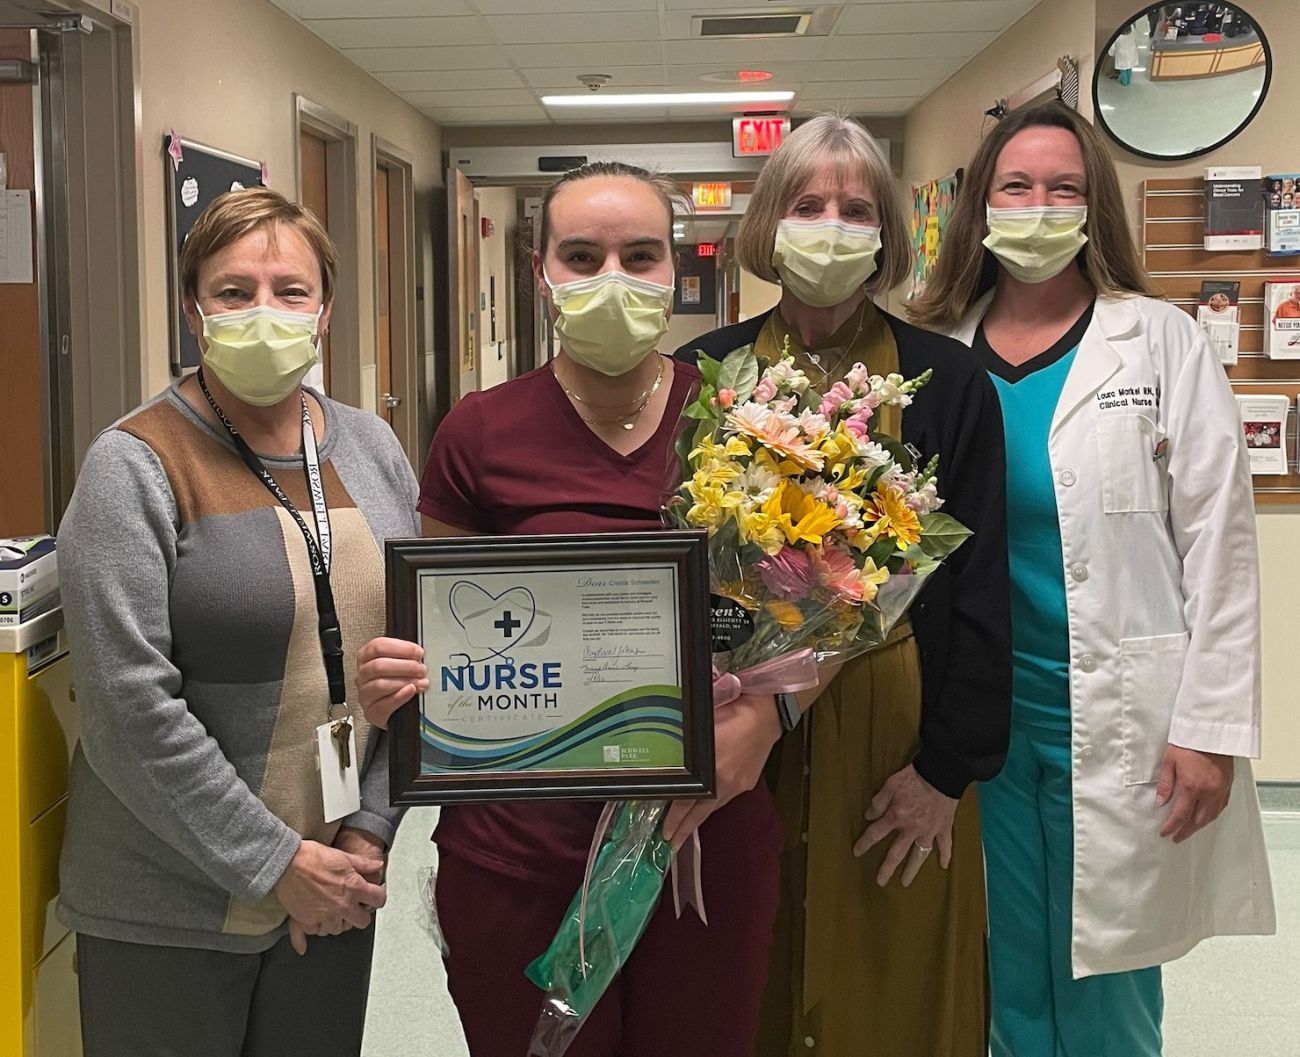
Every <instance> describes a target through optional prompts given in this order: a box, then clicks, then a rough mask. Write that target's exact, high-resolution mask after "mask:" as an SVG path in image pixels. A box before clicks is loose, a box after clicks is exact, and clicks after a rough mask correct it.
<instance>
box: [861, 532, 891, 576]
mask: <svg viewBox="0 0 1300 1057" xmlns="http://www.w3.org/2000/svg"><path fill="white" fill-rule="evenodd" d="M897 553H898V544H897V543H895V542H894V538H893V537H892V536H881V537H880V539H878V540H876V542H875V543H873V544H872V545H871V546H870V547H868V548H867V557H868V558H870V559H871V560H872V561H873V562H875V563H876V568H877V569H882V568H884V565H885V561H886V560H887V559H888V558H890V557H892V556H893V555H895V554H897Z"/></svg>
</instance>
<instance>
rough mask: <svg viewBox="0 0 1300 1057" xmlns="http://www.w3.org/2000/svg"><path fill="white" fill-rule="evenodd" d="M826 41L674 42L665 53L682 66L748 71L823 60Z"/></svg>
mask: <svg viewBox="0 0 1300 1057" xmlns="http://www.w3.org/2000/svg"><path fill="white" fill-rule="evenodd" d="M827 43H828V41H827V38H826V37H783V38H779V39H777V38H771V37H754V38H750V39H745V40H741V39H738V38H735V37H721V38H710V39H709V40H700V39H695V40H674V41H672V42H671V43H669V44H666V45H665V47H664V50H665V52H666V53H667V54H669V55H671V56H672V61H673V62H675V63H678V64H681V65H686V64H699V65H703V64H705V63H709V64H711V65H714V66H717V67H719V68H720V69H724V70H725V69H726V68H727V67H728V66H732V65H734V66H735V67H736V68H737V69H749V68H751V67H753V66H755V65H757V66H760V67H761V66H762V64H763V63H764V62H780V61H782V60H785V61H786V62H808V61H811V60H813V59H818V58H821V56H822V49H823V48H824V47H825V46H826V44H827Z"/></svg>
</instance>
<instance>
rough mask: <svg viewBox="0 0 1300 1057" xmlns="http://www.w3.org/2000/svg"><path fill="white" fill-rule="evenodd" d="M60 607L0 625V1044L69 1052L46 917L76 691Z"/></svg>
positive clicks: (9, 1050)
mask: <svg viewBox="0 0 1300 1057" xmlns="http://www.w3.org/2000/svg"><path fill="white" fill-rule="evenodd" d="M62 626H63V616H62V612H61V611H55V612H53V613H47V614H46V615H45V616H43V617H39V618H37V619H36V620H33V621H29V622H28V623H26V624H23V625H20V626H19V627H17V628H0V847H2V848H5V849H6V850H7V852H6V854H4V855H0V908H3V913H4V914H5V915H6V916H7V918H8V920H6V921H5V922H4V925H3V927H0V1054H4V1055H5V1057H79V1055H80V1053H81V1041H80V1039H81V1034H80V1028H79V1023H80V1018H79V1016H78V1008H77V982H76V974H75V958H74V951H75V937H74V936H72V935H71V934H70V933H69V932H68V930H67V929H65V928H64V927H63V926H62V925H60V924H59V923H58V922H57V921H56V920H55V918H54V904H55V901H56V900H57V898H58V894H59V848H60V846H61V845H62V843H63V823H64V817H65V813H66V807H67V804H66V800H67V793H68V764H69V762H70V760H71V758H72V750H73V747H74V746H75V745H76V743H77V706H76V692H75V689H74V688H73V685H72V668H71V664H70V663H69V660H68V655H67V647H66V645H65V643H64V640H63V632H62Z"/></svg>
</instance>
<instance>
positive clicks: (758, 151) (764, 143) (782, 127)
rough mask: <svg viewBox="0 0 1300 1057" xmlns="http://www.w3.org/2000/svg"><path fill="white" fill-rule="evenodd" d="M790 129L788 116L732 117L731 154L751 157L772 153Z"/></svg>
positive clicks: (738, 156)
mask: <svg viewBox="0 0 1300 1057" xmlns="http://www.w3.org/2000/svg"><path fill="white" fill-rule="evenodd" d="M789 131H790V119H789V118H788V117H735V118H732V119H731V156H732V157H733V158H749V157H754V156H758V155H764V154H771V153H772V152H773V151H774V150H776V148H777V147H779V146H781V141H782V140H783V139H785V134H786V133H787V132H789Z"/></svg>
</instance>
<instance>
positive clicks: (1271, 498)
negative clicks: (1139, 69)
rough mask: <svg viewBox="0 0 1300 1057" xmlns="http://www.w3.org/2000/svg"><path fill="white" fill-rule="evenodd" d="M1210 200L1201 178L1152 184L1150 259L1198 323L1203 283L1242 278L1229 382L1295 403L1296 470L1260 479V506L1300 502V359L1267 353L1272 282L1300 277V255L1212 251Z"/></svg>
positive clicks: (1290, 441)
mask: <svg viewBox="0 0 1300 1057" xmlns="http://www.w3.org/2000/svg"><path fill="white" fill-rule="evenodd" d="M1204 196H1205V181H1204V180H1203V179H1201V178H1200V177H1189V178H1184V179H1177V180H1147V181H1145V183H1144V184H1143V189H1142V221H1141V224H1142V228H1141V232H1140V236H1141V243H1142V256H1143V261H1144V263H1145V264H1146V267H1147V271H1148V272H1150V273H1151V277H1152V279H1153V280H1155V283H1156V285H1157V286H1158V287H1159V288H1160V289H1161V290H1162V291H1163V292H1164V294H1165V296H1166V297H1168V298H1169V300H1170V301H1171V302H1172V303H1173V304H1175V305H1177V306H1178V307H1179V308H1181V309H1183V310H1184V311H1185V312H1187V313H1188V314H1189V315H1190V316H1192V317H1193V318H1195V317H1196V304H1197V299H1198V297H1199V295H1200V291H1201V283H1202V282H1204V281H1205V280H1207V279H1232V280H1238V281H1240V283H1241V301H1240V313H1239V318H1240V321H1241V334H1240V337H1239V339H1238V360H1237V363H1236V364H1235V365H1233V366H1230V367H1225V370H1226V371H1227V372H1228V381H1229V382H1231V383H1232V388H1233V390H1234V391H1235V392H1237V393H1241V394H1243V395H1244V394H1253V393H1283V394H1285V395H1286V396H1287V397H1289V398H1290V407H1289V409H1288V411H1287V424H1286V451H1287V467H1288V471H1289V472H1288V473H1286V474H1279V475H1277V476H1257V477H1255V478H1254V484H1255V502H1256V503H1257V504H1259V505H1261V506H1262V505H1272V504H1296V503H1300V472H1297V464H1296V457H1297V437H1296V432H1297V415H1296V398H1297V397H1298V396H1300V360H1271V359H1269V358H1268V357H1267V356H1266V355H1265V354H1264V343H1265V319H1264V283H1265V282H1268V281H1270V280H1278V279H1288V278H1291V277H1297V278H1300V256H1297V257H1294V258H1286V257H1270V256H1268V255H1267V254H1266V253H1265V252H1264V251H1263V250H1238V251H1228V252H1216V251H1210V250H1206V249H1205V248H1204V245H1203V238H1204V233H1205V197H1204Z"/></svg>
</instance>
